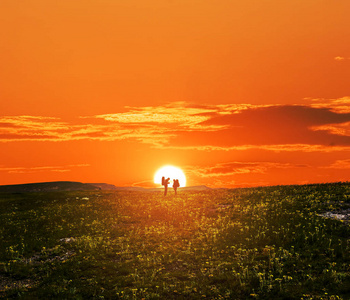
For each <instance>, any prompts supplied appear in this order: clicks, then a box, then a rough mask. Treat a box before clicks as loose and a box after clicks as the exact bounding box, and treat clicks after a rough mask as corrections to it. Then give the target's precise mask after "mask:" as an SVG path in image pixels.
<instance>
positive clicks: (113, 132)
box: [0, 97, 350, 152]
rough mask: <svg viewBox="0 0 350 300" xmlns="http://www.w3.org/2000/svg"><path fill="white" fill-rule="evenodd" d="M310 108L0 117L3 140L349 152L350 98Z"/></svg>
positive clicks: (179, 106)
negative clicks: (67, 118) (64, 117)
mask: <svg viewBox="0 0 350 300" xmlns="http://www.w3.org/2000/svg"><path fill="white" fill-rule="evenodd" d="M309 100H310V101H309V102H310V104H307V105H288V106H285V105H251V104H225V105H194V104H190V103H184V102H175V103H170V104H166V105H162V106H149V107H126V111H125V112H120V113H114V114H101V115H95V116H81V117H79V118H77V119H76V120H74V121H69V122H68V121H64V120H62V119H59V118H54V117H40V116H4V117H0V141H1V142H18V141H56V142H59V141H77V140H98V141H120V140H124V141H137V142H140V143H145V144H149V145H151V146H152V147H155V148H162V149H167V148H173V149H195V150H202V151H224V150H226V151H231V150H249V149H263V150H267V151H275V152H282V151H303V152H313V151H348V150H350V108H349V107H350V97H343V98H339V99H309Z"/></svg>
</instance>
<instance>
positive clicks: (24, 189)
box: [0, 181, 99, 193]
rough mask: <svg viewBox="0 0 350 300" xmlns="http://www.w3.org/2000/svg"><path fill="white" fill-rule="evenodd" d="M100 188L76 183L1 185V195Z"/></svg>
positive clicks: (55, 182)
mask: <svg viewBox="0 0 350 300" xmlns="http://www.w3.org/2000/svg"><path fill="white" fill-rule="evenodd" d="M90 190H99V188H98V187H96V186H93V185H91V184H87V183H81V182H74V181H54V182H38V183H27V184H12V185H0V193H30V192H53V191H90Z"/></svg>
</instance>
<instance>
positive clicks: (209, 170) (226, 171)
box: [187, 162, 307, 178]
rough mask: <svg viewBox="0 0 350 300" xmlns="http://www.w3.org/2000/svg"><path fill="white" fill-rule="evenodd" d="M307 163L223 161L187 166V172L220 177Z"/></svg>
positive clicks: (301, 166) (299, 166)
mask: <svg viewBox="0 0 350 300" xmlns="http://www.w3.org/2000/svg"><path fill="white" fill-rule="evenodd" d="M304 167H307V165H296V164H290V163H276V162H225V163H218V164H216V165H214V166H204V167H203V166H194V167H189V168H188V170H187V172H188V173H191V174H192V175H196V176H198V177H206V178H208V177H221V176H233V175H238V174H250V173H261V174H263V173H266V172H267V171H268V170H270V169H291V168H304Z"/></svg>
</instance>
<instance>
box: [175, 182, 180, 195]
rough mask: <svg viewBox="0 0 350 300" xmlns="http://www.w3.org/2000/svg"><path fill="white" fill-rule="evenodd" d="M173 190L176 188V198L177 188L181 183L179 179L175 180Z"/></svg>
mask: <svg viewBox="0 0 350 300" xmlns="http://www.w3.org/2000/svg"><path fill="white" fill-rule="evenodd" d="M173 181H174V182H173V188H174V191H175V196H176V195H177V188H178V187H179V186H180V183H179V179H174V180H173Z"/></svg>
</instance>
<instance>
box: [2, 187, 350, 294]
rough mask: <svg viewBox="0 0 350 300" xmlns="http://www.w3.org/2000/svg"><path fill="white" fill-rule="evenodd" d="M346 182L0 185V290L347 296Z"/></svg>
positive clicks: (349, 191) (349, 198)
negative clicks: (78, 187) (67, 187)
mask: <svg viewBox="0 0 350 300" xmlns="http://www.w3.org/2000/svg"><path fill="white" fill-rule="evenodd" d="M344 206H345V207H348V206H350V184H348V183H333V184H322V185H305V186H277V187H261V188H247V189H233V190H211V191H206V192H181V191H180V192H179V194H178V195H177V196H176V197H175V196H174V195H173V194H172V193H171V192H170V195H168V196H167V197H163V195H162V193H160V192H155V193H142V192H104V191H86V192H85V191H81V192H51V193H28V194H1V195H0V215H1V223H0V240H1V243H0V297H3V298H9V299H11V298H23V299H350V228H349V225H348V224H346V223H345V222H341V221H339V220H334V219H326V218H322V217H320V216H319V214H320V213H322V212H325V211H335V210H337V209H339V208H341V207H344Z"/></svg>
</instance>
